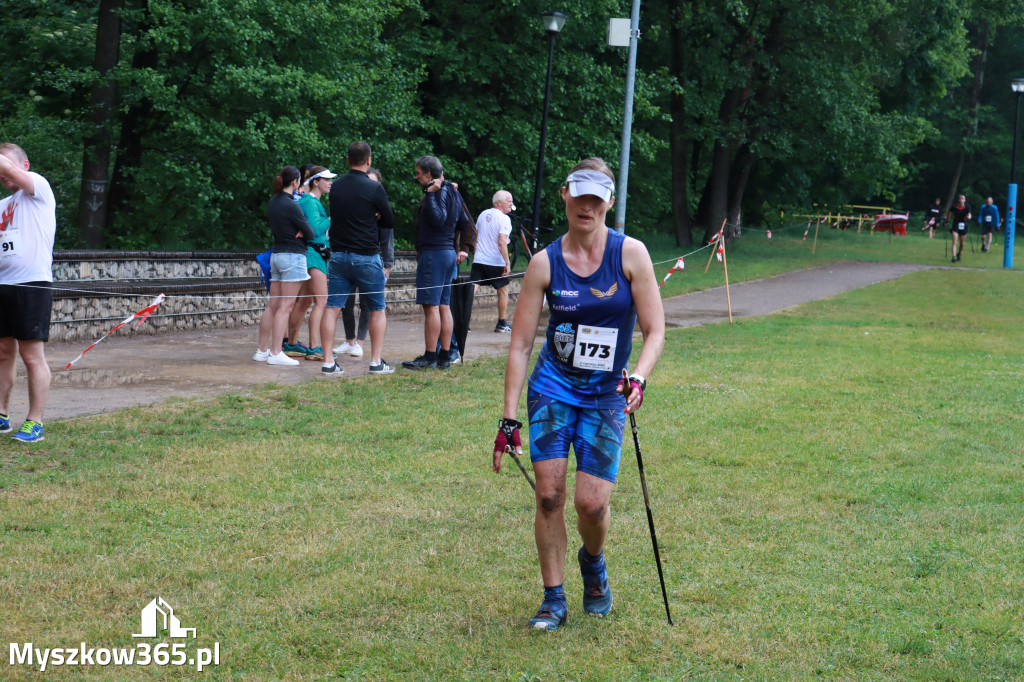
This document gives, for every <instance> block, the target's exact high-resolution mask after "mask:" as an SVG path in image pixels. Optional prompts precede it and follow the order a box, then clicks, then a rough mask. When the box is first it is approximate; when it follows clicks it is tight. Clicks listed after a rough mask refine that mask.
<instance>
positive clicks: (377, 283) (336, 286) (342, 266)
mask: <svg viewBox="0 0 1024 682" xmlns="http://www.w3.org/2000/svg"><path fill="white" fill-rule="evenodd" d="M355 290H359V293H360V294H361V295H362V296H361V298H360V303H363V304H364V305H365V306H366V309H367V310H371V311H376V310H384V263H383V261H381V259H380V254H379V253H375V254H373V255H372V256H361V255H359V254H357V253H349V252H347V251H332V252H331V260H330V262H328V263H327V307H328V308H344V307H345V302H346V301H347V300H348V295H349V294H350V293H352V292H353V291H355Z"/></svg>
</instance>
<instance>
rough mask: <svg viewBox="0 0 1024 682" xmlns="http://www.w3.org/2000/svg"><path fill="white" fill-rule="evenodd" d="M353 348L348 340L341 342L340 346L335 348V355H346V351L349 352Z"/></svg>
mask: <svg viewBox="0 0 1024 682" xmlns="http://www.w3.org/2000/svg"><path fill="white" fill-rule="evenodd" d="M351 350H352V346H351V345H350V344H349V342H348V341H346V342H345V343H343V344H341V345H340V346H338V347H337V348H335V349H334V354H335V355H344V354H345V353H348V352H349V351H351Z"/></svg>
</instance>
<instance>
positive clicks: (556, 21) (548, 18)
mask: <svg viewBox="0 0 1024 682" xmlns="http://www.w3.org/2000/svg"><path fill="white" fill-rule="evenodd" d="M540 16H541V18H542V19H543V20H544V30H545V31H547V32H548V33H558V32H559V31H561V30H562V26H563V25H564V24H565V20H566V19H567V17H566V16H565V15H564V14H562V13H561V12H545V13H544V14H542V15H540ZM1022 82H1024V81H1022Z"/></svg>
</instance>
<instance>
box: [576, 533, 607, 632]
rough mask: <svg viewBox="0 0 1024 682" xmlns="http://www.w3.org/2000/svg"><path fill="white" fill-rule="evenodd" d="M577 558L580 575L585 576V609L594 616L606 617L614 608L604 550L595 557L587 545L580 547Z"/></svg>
mask: <svg viewBox="0 0 1024 682" xmlns="http://www.w3.org/2000/svg"><path fill="white" fill-rule="evenodd" d="M576 558H577V559H579V562H580V575H581V576H583V610H584V611H586V612H587V613H589V614H590V615H592V616H597V617H598V618H604V617H605V616H607V615H608V612H609V611H611V610H612V588H611V587H610V586H609V585H608V570H607V568H606V567H605V563H604V552H601V555H600V556H598V557H596V558H595V557H592V556H590V553H589V552H588V551H587V548H586V547H580V551H579V552H578V553H577V555H576Z"/></svg>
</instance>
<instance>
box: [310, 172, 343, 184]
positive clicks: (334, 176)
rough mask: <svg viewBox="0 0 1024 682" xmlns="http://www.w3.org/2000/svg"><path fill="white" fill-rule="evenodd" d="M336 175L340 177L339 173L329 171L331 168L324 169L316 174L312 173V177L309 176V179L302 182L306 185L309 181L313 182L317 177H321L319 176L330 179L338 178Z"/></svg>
mask: <svg viewBox="0 0 1024 682" xmlns="http://www.w3.org/2000/svg"><path fill="white" fill-rule="evenodd" d="M336 177H338V174H337V173H332V172H331V171H329V170H322V171H320V172H319V173H317V174H316V175H311V176H310V177H309V178H308V179H307V180H306V181H305V182H304V183H302V184H304V185H308V184H309V183H311V182H313V181H314V180H317V179H319V178H327V179H328V180H330V179H331V178H336Z"/></svg>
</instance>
